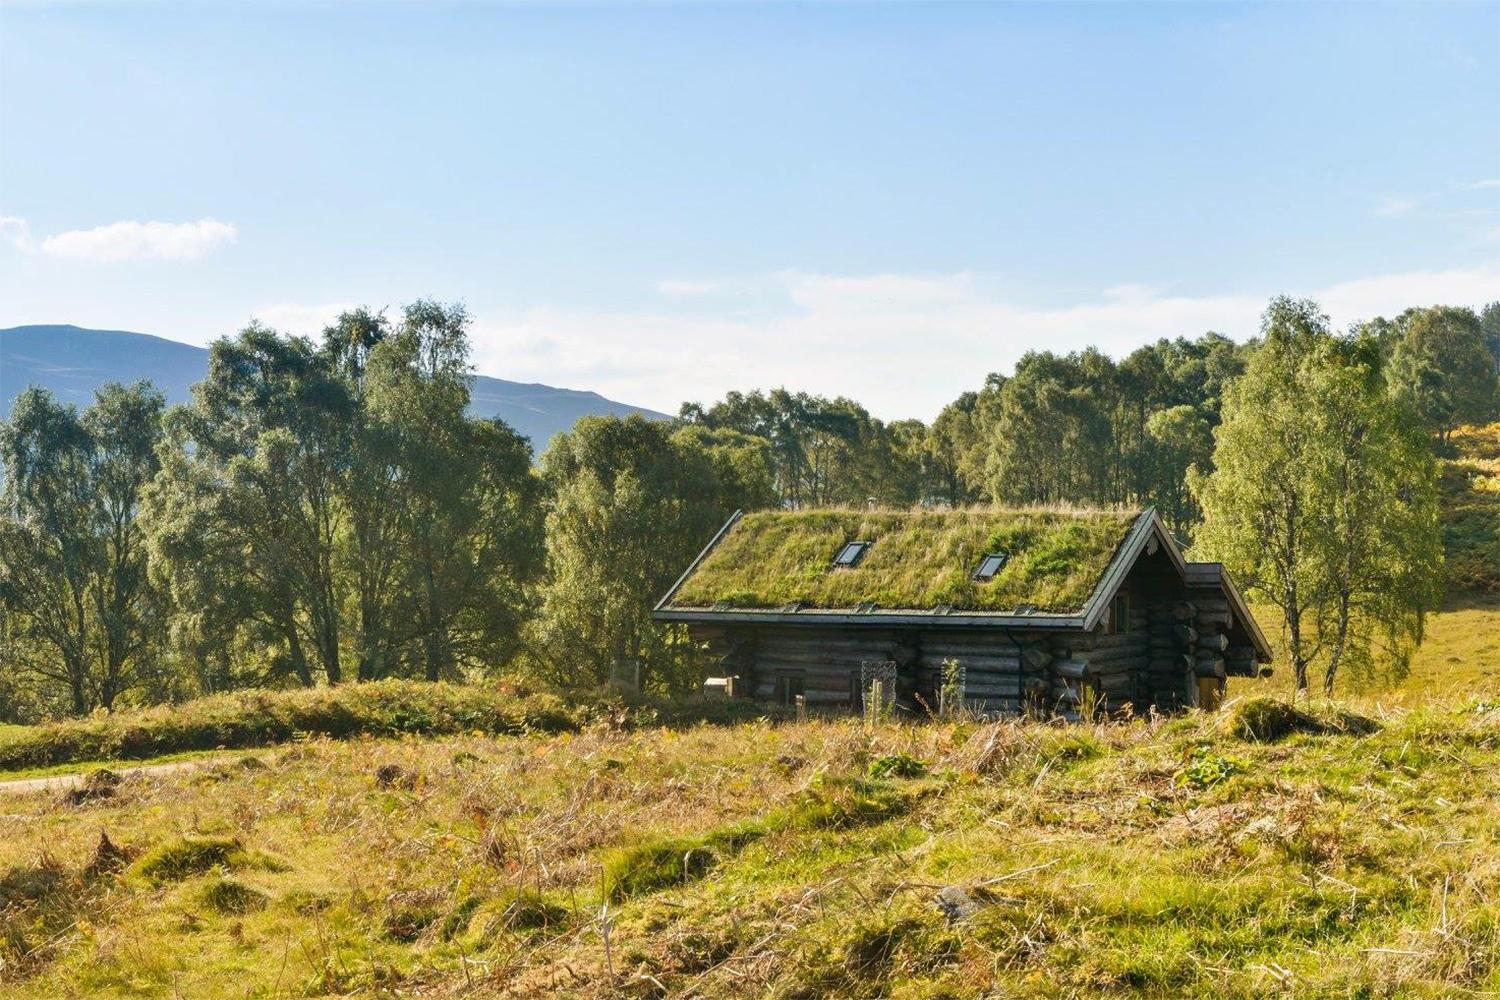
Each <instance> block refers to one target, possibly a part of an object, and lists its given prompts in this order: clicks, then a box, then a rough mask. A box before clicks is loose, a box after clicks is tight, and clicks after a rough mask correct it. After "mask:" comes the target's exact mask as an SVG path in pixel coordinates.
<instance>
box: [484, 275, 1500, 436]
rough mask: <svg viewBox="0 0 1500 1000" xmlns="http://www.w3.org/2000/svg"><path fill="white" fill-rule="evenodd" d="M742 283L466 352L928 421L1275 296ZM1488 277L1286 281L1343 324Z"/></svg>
mask: <svg viewBox="0 0 1500 1000" xmlns="http://www.w3.org/2000/svg"><path fill="white" fill-rule="evenodd" d="M731 284H733V285H740V284H741V282H739V281H738V280H736V281H735V282H732V283H731ZM747 284H749V285H752V286H755V287H767V286H775V287H777V288H779V291H778V292H777V293H776V294H774V295H773V294H771V293H770V292H767V293H765V294H766V296H767V298H768V300H775V301H778V302H780V303H783V305H782V306H780V307H778V308H769V309H767V310H765V311H763V312H757V313H753V314H749V315H744V316H740V315H735V316H730V317H727V318H726V317H723V316H719V317H710V318H703V317H701V316H696V315H685V314H682V313H680V312H673V311H672V310H671V309H668V308H663V309H661V310H652V311H641V312H617V313H604V312H593V311H587V310H581V309H566V308H541V309H531V310H526V311H518V312H515V313H511V314H508V315H489V316H485V315H482V314H481V316H480V317H479V321H478V322H477V323H476V326H475V330H474V347H475V351H474V357H475V362H476V364H477V366H478V369H479V371H481V372H484V373H486V374H492V375H497V376H500V377H503V378H509V379H517V380H520V381H538V382H547V383H550V384H553V385H568V386H575V387H578V388H587V389H594V390H596V391H599V392H602V393H604V394H605V395H607V396H611V397H612V398H615V399H620V400H623V401H626V402H631V403H636V404H639V405H643V406H650V407H653V408H655V409H659V410H664V411H667V412H675V410H676V408H677V406H678V404H679V403H681V402H682V401H684V400H698V401H702V402H709V401H711V400H714V399H717V398H719V397H720V396H722V395H723V394H724V393H725V392H726V391H728V390H730V389H742V390H743V389H754V388H772V387H775V386H779V385H785V386H787V387H788V388H791V389H800V390H807V391H810V392H818V393H823V394H827V395H847V396H852V397H854V398H855V399H858V400H859V401H860V402H862V403H863V404H864V405H865V406H867V407H868V408H869V409H870V410H871V412H873V413H875V414H876V415H878V416H881V417H885V418H896V417H910V416H916V417H921V418H923V419H926V420H930V419H931V418H932V417H933V416H935V415H936V413H937V411H938V410H939V409H941V407H942V406H943V405H944V404H945V403H947V402H948V401H950V400H951V399H953V398H954V397H955V396H957V395H958V394H959V393H960V392H962V391H964V390H966V389H973V388H977V387H978V386H979V385H980V383H981V382H982V381H983V379H984V376H985V375H986V374H987V373H988V372H991V371H997V370H999V371H1005V370H1009V369H1010V368H1011V367H1012V366H1013V365H1014V364H1015V362H1016V360H1017V359H1018V358H1019V357H1020V356H1021V355H1022V354H1023V353H1025V352H1026V351H1028V350H1052V351H1058V352H1067V351H1074V350H1081V349H1083V348H1085V347H1088V346H1096V347H1098V348H1100V349H1101V350H1103V351H1105V352H1106V353H1108V354H1111V355H1113V356H1116V357H1119V356H1122V355H1124V354H1126V353H1128V352H1129V351H1131V350H1133V349H1134V348H1136V347H1138V346H1140V345H1141V344H1144V343H1148V342H1150V341H1153V340H1156V339H1157V338H1160V337H1176V336H1196V335H1198V334H1201V333H1203V332H1205V331H1207V330H1217V331H1219V332H1221V333H1225V334H1228V335H1229V336H1232V337H1236V338H1241V339H1243V338H1245V337H1248V336H1252V335H1254V334H1255V333H1256V332H1257V330H1258V329H1259V323H1260V315H1261V313H1262V311H1263V310H1264V309H1265V306H1266V301H1267V300H1268V299H1269V297H1270V296H1271V295H1272V294H1274V293H1275V292H1276V291H1278V290H1276V289H1260V290H1255V291H1253V292H1247V293H1243V294H1228V295H1200V296H1192V295H1181V294H1168V293H1167V292H1165V291H1163V290H1161V289H1159V288H1153V287H1150V286H1143V285H1117V286H1114V287H1112V288H1109V289H1107V290H1104V291H1103V292H1101V293H1100V295H1098V296H1097V297H1096V298H1092V299H1090V300H1088V301H1084V302H1079V303H1076V304H1073V305H1068V306H1063V307H1055V308H1041V307H1036V306H1031V305H1027V304H1023V303H1021V302H1017V301H1014V300H1013V299H1012V297H1011V296H1009V295H1007V294H1004V293H1001V292H997V291H994V290H992V289H991V287H990V284H989V283H987V282H986V281H984V280H982V278H981V276H978V275H973V274H967V273H961V274H952V275H919V274H884V275H862V276H861V275H828V274H806V273H798V272H785V273H781V274H778V275H775V276H772V277H769V278H755V279H753V280H751V281H748V282H747ZM1497 288H1500V261H1496V262H1492V263H1488V264H1483V265H1480V266H1476V267H1471V268H1458V269H1453V270H1447V271H1415V272H1406V273H1397V274H1389V275H1382V276H1379V277H1372V278H1365V279H1359V280H1353V281H1346V282H1340V283H1337V284H1333V285H1328V286H1325V287H1322V288H1310V289H1288V290H1287V291H1289V292H1292V293H1295V294H1297V295H1305V296H1308V297H1311V298H1313V299H1316V300H1317V301H1318V302H1319V303H1321V304H1322V306H1323V308H1324V309H1325V311H1327V312H1328V313H1329V315H1330V316H1331V318H1332V320H1333V322H1334V324H1335V326H1336V328H1340V329H1342V328H1343V327H1345V326H1347V325H1348V324H1349V323H1351V322H1354V321H1356V320H1361V319H1369V318H1371V317H1374V316H1377V315H1392V314H1394V313H1397V312H1399V311H1400V310H1402V309H1405V308H1406V307H1407V306H1410V305H1426V304H1432V303H1438V302H1442V303H1447V304H1455V305H1480V304H1483V303H1484V302H1487V301H1489V300H1491V299H1493V298H1495V297H1496V289H1497ZM788 300H790V305H784V304H785V303H786V302H787V301H788Z"/></svg>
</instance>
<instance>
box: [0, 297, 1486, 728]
mask: <svg viewBox="0 0 1500 1000" xmlns="http://www.w3.org/2000/svg"><path fill="white" fill-rule="evenodd" d="M467 326H468V317H467V315H466V313H465V311H464V309H463V308H462V307H460V306H445V305H441V304H438V303H434V302H428V301H423V302H417V303H414V304H413V305H411V306H409V307H407V308H406V309H405V310H403V311H402V313H401V315H400V316H398V317H387V316H385V315H383V314H376V313H372V312H369V311H363V310H361V311H356V312H352V313H348V314H345V315H344V316H342V317H341V318H340V319H339V320H338V322H337V323H335V324H334V325H333V326H331V327H329V328H328V329H327V330H325V331H324V332H323V334H322V336H321V337H320V338H317V339H308V338H300V337H288V336H283V335H281V334H278V333H276V332H275V331H273V330H270V329H267V328H265V327H262V326H257V325H252V326H250V327H248V328H247V329H245V330H243V331H242V332H240V333H239V334H237V335H235V336H232V337H225V338H223V339H221V340H219V341H218V342H217V343H215V344H214V345H213V348H212V351H211V358H210V365H209V370H208V373H207V376H206V377H205V379H204V380H203V381H202V382H201V383H200V384H198V385H197V386H196V387H195V388H194V393H193V400H192V402H191V403H189V404H187V405H184V406H179V407H174V408H171V409H168V408H166V407H165V404H164V400H163V397H162V396H161V394H160V393H159V392H157V391H156V390H155V389H153V388H152V387H151V386H150V385H149V384H146V383H137V384H135V385H131V386H120V385H110V386H106V387H105V388H103V389H101V390H100V392H99V393H98V396H97V399H96V401H95V402H94V404H93V405H92V406H90V407H89V408H87V409H86V410H84V411H83V412H81V413H80V412H77V411H76V410H75V409H74V408H72V407H70V406H64V405H61V404H60V403H59V402H58V401H57V400H56V399H55V398H53V397H52V396H51V395H50V394H48V393H47V392H45V391H42V390H36V389H32V390H28V391H27V392H26V393H24V394H23V395H22V396H21V397H20V398H19V399H18V400H17V401H16V403H15V406H14V408H13V409H12V412H11V413H10V415H9V418H8V419H6V420H5V421H4V422H3V423H0V458H3V468H4V492H3V507H4V514H3V517H0V616H3V617H0V721H32V720H35V719H37V718H40V717H45V716H52V715H67V714H74V715H79V714H86V713H89V712H92V711H96V710H99V709H110V708H113V707H116V706H119V705H122V704H139V703H154V702H163V701H171V700H177V699H182V698H187V697H192V696H195V695H198V694H201V693H205V692H212V691H223V690H230V689H235V688H244V687H254V686H276V687H290V686H298V685H304V686H305V685H316V684H338V683H347V682H356V681H362V680H373V679H377V678H383V677H390V676H401V677H412V678H426V679H468V678H478V677H483V676H486V675H491V674H495V673H501V672H505V673H512V674H521V675H529V676H534V677H536V678H539V679H542V680H544V681H546V682H548V683H550V684H555V685H557V686H560V687H564V688H566V687H586V686H594V685H597V684H600V683H603V682H605V681H607V680H609V679H610V678H611V677H612V676H616V675H619V674H621V673H624V674H628V675H630V676H635V675H636V674H637V672H638V673H639V675H640V677H641V679H642V682H643V683H644V684H646V685H648V686H650V687H652V688H655V689H658V690H661V691H664V692H667V693H675V692H686V691H690V690H692V689H693V688H694V687H695V686H696V685H697V683H698V682H699V678H700V676H701V671H702V668H703V664H702V663H701V659H700V655H699V653H698V651H697V650H696V649H694V648H693V647H692V646H691V645H690V644H689V643H688V642H687V641H686V639H685V637H684V636H683V635H681V634H680V633H679V632H677V631H675V630H670V629H662V628H658V627H656V626H654V625H653V624H652V623H651V621H650V619H649V609H650V607H651V605H652V603H653V602H654V601H655V599H656V597H657V596H658V595H659V594H660V593H661V592H662V591H663V590H664V589H665V588H666V587H667V586H668V585H669V584H670V582H671V581H672V580H673V579H674V578H675V576H676V575H677V573H679V572H680V571H681V569H682V568H683V567H684V566H685V565H686V564H687V562H688V561H689V560H690V559H691V558H692V556H693V555H694V554H696V552H697V551H698V549H699V548H700V547H701V546H702V544H703V542H704V541H705V540H706V539H707V538H708V537H709V536H710V535H711V534H712V532H713V531H714V529H715V528H716V527H717V526H718V525H719V524H720V523H722V521H723V520H724V518H725V517H726V516H727V515H728V514H729V513H730V512H732V511H733V510H735V509H736V508H742V509H747V510H748V509H755V508H764V507H772V506H789V507H799V506H811V505H830V504H837V505H858V506H864V505H867V504H871V503H874V504H880V505H887V506H894V507H909V506H912V505H955V506H961V505H970V504H984V503H999V504H1007V505H1021V504H1074V505H1080V506H1114V505H1145V504H1155V505H1156V506H1157V507H1158V508H1159V509H1160V510H1161V511H1162V512H1163V514H1164V516H1165V517H1166V518H1167V520H1168V522H1169V523H1170V524H1171V525H1172V527H1173V529H1174V530H1176V531H1177V532H1178V533H1179V534H1180V535H1181V536H1182V537H1183V538H1184V539H1189V540H1192V541H1193V542H1194V543H1195V544H1196V546H1197V549H1196V554H1198V555H1200V556H1203V557H1206V558H1221V559H1223V560H1225V561H1226V562H1227V563H1229V565H1230V566H1231V568H1232V569H1233V570H1234V571H1235V572H1236V574H1237V575H1238V576H1239V577H1240V579H1241V580H1242V582H1244V583H1245V584H1246V586H1247V588H1248V589H1249V590H1250V591H1251V592H1252V595H1253V597H1254V599H1255V600H1257V602H1260V603H1262V604H1264V605H1268V606H1271V607H1274V608H1275V609H1276V612H1277V614H1278V616H1279V618H1280V621H1277V622H1267V624H1268V625H1270V626H1272V627H1273V629H1274V627H1275V626H1277V625H1279V626H1281V630H1282V632H1283V635H1284V646H1285V648H1286V650H1287V655H1288V657H1289V659H1290V660H1291V666H1292V667H1293V670H1294V673H1295V676H1296V677H1297V678H1298V680H1299V682H1302V683H1303V684H1304V685H1305V684H1306V683H1307V682H1308V678H1309V677H1310V676H1312V675H1313V672H1314V670H1315V669H1316V670H1318V671H1321V680H1322V682H1323V683H1324V684H1325V685H1327V686H1329V687H1330V689H1331V686H1332V684H1333V682H1334V678H1335V677H1336V676H1345V675H1348V674H1350V673H1353V674H1354V675H1356V676H1365V677H1368V676H1373V675H1375V674H1378V673H1379V672H1380V671H1382V670H1396V671H1399V670H1400V669H1401V664H1402V663H1403V661H1404V659H1405V658H1406V657H1408V656H1409V655H1410V651H1411V649H1412V648H1414V646H1415V644H1416V643H1417V642H1419V641H1420V638H1421V633H1422V618H1423V615H1424V613H1425V612H1426V611H1427V610H1429V609H1431V608H1433V607H1434V606H1435V605H1436V603H1437V602H1438V601H1439V600H1440V599H1441V591H1442V582H1443V580H1442V558H1443V553H1442V547H1441V544H1440V537H1439V526H1438V513H1437V511H1438V506H1437V488H1438V474H1437V464H1436V461H1437V457H1440V456H1442V455H1443V454H1444V453H1445V452H1446V450H1448V449H1450V448H1451V447H1452V440H1451V439H1452V436H1453V435H1454V432H1455V429H1456V428H1458V427H1460V426H1461V425H1464V424H1473V423H1483V422H1485V421H1489V420H1493V419H1496V418H1497V416H1500V387H1497V372H1500V303H1493V304H1491V305H1489V306H1488V307H1486V308H1485V309H1484V310H1483V311H1482V312H1481V313H1475V312H1474V311H1472V310H1468V309H1461V308H1450V307H1434V308H1425V309H1412V310H1408V311H1407V312H1405V313H1402V314H1401V315H1400V316H1397V317H1395V318H1392V319H1375V320H1372V321H1370V322H1368V323H1364V324H1361V325H1359V326H1357V327H1355V328H1353V329H1351V330H1348V331H1345V332H1335V331H1333V330H1331V329H1330V328H1329V326H1328V322H1327V320H1326V318H1325V317H1323V316H1322V315H1321V314H1320V311H1319V310H1318V308H1317V306H1316V304H1314V303H1310V302H1299V301H1293V300H1287V299H1277V300H1275V301H1273V302H1272V303H1271V305H1270V306H1269V308H1268V309H1267V311H1266V314H1265V317H1264V321H1263V329H1262V333H1261V336H1259V337H1258V338H1256V339H1255V340H1253V341H1251V342H1249V343H1245V344H1237V343H1235V342H1234V341H1232V340H1230V339H1228V338H1226V337H1223V336H1221V335H1219V334H1215V333H1206V334H1203V335H1202V336H1199V337H1196V338H1191V339H1189V338H1182V337H1179V338H1177V339H1175V340H1160V341H1157V342H1156V343H1154V344H1149V345H1147V346H1144V347H1142V348H1140V349H1138V350H1136V351H1134V352H1133V353H1131V354H1130V355H1128V356H1127V357H1125V358H1123V359H1121V360H1118V361H1116V360H1113V359H1111V358H1109V357H1107V356H1106V355H1104V354H1102V353H1100V352H1098V351H1094V350H1088V351H1084V352H1082V353H1076V354H1069V355H1066V356H1059V355H1056V354H1052V353H1050V352H1032V353H1028V354H1027V355H1025V356H1024V357H1023V358H1022V359H1021V360H1020V362H1019V363H1018V364H1017V365H1016V368H1015V371H1014V372H1013V373H1012V374H1010V375H1001V374H991V375H990V376H988V377H987V378H986V379H985V380H984V382H983V385H982V386H980V387H979V388H978V389H976V390H975V391H972V392H966V393H964V394H963V395H961V396H960V397H959V398H958V399H956V400H954V401H953V402H952V403H951V404H949V405H948V406H947V407H945V408H944V409H943V411H942V412H941V413H940V414H939V415H938V416H937V417H936V419H935V420H934V421H933V423H932V424H931V425H925V424H923V423H921V422H920V421H916V420H904V421H895V422H889V423H888V422H884V421H881V420H879V419H877V418H875V417H873V416H871V415H870V414H869V413H868V412H867V411H866V410H865V409H864V408H863V407H862V406H860V405H859V404H858V403H857V402H855V401H853V400H849V399H844V398H837V399H828V398H824V397H819V396H809V395H806V394H803V393H791V392H788V391H785V390H782V389H777V390H772V391H770V392H752V393H748V394H742V393H730V394H729V395H728V396H726V397H725V398H724V399H722V400H720V401H718V402H714V403H708V404H700V403H689V404H686V405H684V406H683V407H682V409H681V412H680V414H679V417H678V418H677V419H676V420H674V421H671V422H649V421H646V420H643V419H641V418H638V417H637V418H631V419H625V420H621V419H616V418H586V419H584V420H582V421H580V422H579V423H578V424H577V425H576V426H575V427H574V428H573V429H572V430H571V431H570V432H568V433H565V434H561V435H559V436H558V437H557V438H555V439H554V440H553V441H552V442H551V443H550V444H549V445H548V446H547V448H546V449H545V451H544V452H543V453H542V454H541V455H540V456H539V457H536V456H533V455H532V453H531V450H530V447H529V444H528V442H527V441H526V439H524V438H523V437H521V436H520V435H518V434H517V433H516V432H515V431H513V430H512V429H511V428H509V427H507V426H506V425H504V424H503V423H500V422H498V421H493V420H480V419H473V418H471V417H468V416H466V413H465V408H466V406H467V404H468V399H469V371H470V366H469V361H468V340H467V334H466V330H467ZM1497 492H1500V485H1497ZM1497 575H1500V573H1497ZM1342 665H1347V666H1345V667H1344V673H1343V674H1340V669H1341V666H1342Z"/></svg>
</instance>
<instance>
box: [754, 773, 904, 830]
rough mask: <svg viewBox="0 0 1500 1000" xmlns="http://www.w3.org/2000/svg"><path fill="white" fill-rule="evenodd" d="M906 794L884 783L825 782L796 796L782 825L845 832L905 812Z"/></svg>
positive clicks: (851, 779) (864, 780) (850, 780)
mask: <svg viewBox="0 0 1500 1000" xmlns="http://www.w3.org/2000/svg"><path fill="white" fill-rule="evenodd" d="M908 804H909V803H908V800H907V797H906V796H905V795H903V794H902V793H901V792H900V791H898V790H897V789H896V788H895V787H893V786H892V785H890V784H888V783H886V782H884V781H876V780H868V779H864V778H844V779H838V780H824V781H821V782H818V783H817V784H815V785H813V786H812V787H811V788H809V789H808V790H807V791H805V792H803V793H801V794H800V795H798V796H797V798H796V800H795V801H794V802H793V803H792V805H791V807H790V809H788V810H787V812H786V814H785V817H784V820H783V821H782V822H784V824H785V825H786V826H788V827H790V828H792V829H797V830H845V829H850V828H852V827H857V826H865V825H866V824H869V823H878V822H881V821H883V820H887V819H890V818H891V817H892V816H898V815H900V814H901V813H904V812H905V811H906V810H907V807H908Z"/></svg>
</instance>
